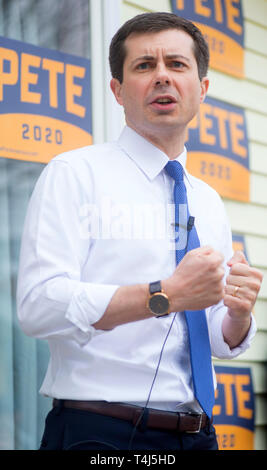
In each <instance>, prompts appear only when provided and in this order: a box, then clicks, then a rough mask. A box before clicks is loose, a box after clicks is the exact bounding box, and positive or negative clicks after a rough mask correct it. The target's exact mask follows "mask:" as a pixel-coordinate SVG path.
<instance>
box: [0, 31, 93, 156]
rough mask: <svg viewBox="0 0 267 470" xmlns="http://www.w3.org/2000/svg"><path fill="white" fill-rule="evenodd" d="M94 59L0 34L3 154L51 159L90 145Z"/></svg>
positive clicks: (0, 141)
mask: <svg viewBox="0 0 267 470" xmlns="http://www.w3.org/2000/svg"><path fill="white" fill-rule="evenodd" d="M90 75H91V73H90V61H89V60H87V59H85V58H82V57H78V56H74V55H69V54H65V53H62V52H59V51H57V50H50V49H44V48H41V47H37V46H33V45H31V44H27V43H24V42H21V41H17V40H13V39H7V38H5V37H0V156H1V157H4V158H13V159H17V160H27V161H34V162H41V163H47V162H48V161H49V160H50V159H51V158H52V157H53V156H55V155H57V154H59V153H62V152H65V151H67V150H72V149H74V148H77V147H83V146H85V145H90V144H91V143H92V117H91V79H90Z"/></svg>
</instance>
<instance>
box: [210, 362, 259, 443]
mask: <svg viewBox="0 0 267 470" xmlns="http://www.w3.org/2000/svg"><path fill="white" fill-rule="evenodd" d="M215 373H216V379H217V390H216V393H215V405H214V408H213V416H214V427H215V430H216V435H217V440H218V444H219V449H220V450H253V449H254V420H255V404H254V392H253V382H252V376H251V370H250V368H243V367H227V366H219V365H215Z"/></svg>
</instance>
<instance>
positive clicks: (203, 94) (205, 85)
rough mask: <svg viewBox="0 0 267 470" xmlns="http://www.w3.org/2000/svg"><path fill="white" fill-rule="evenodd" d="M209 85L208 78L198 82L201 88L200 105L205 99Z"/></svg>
mask: <svg viewBox="0 0 267 470" xmlns="http://www.w3.org/2000/svg"><path fill="white" fill-rule="evenodd" d="M209 84H210V81H209V79H208V77H204V78H202V80H201V82H200V87H201V92H200V103H203V101H204V99H205V97H206V94H207V92H208V88H209Z"/></svg>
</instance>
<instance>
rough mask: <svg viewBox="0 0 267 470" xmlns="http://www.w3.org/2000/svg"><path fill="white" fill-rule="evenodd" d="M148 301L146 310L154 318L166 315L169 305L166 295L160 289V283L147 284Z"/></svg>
mask: <svg viewBox="0 0 267 470" xmlns="http://www.w3.org/2000/svg"><path fill="white" fill-rule="evenodd" d="M149 294H150V295H149V299H148V308H149V310H150V312H151V313H153V315H155V317H162V316H164V315H168V313H170V312H169V308H170V303H169V299H168V296H167V294H165V293H164V292H163V290H162V287H161V282H160V281H156V282H151V283H150V284H149Z"/></svg>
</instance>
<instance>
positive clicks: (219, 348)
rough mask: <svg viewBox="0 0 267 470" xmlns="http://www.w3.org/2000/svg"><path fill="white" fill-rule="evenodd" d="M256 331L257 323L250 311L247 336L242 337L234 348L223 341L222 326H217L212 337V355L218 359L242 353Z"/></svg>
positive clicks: (248, 345)
mask: <svg viewBox="0 0 267 470" xmlns="http://www.w3.org/2000/svg"><path fill="white" fill-rule="evenodd" d="M256 331H257V325H256V321H255V318H254V315H253V314H252V313H251V324H250V329H249V331H248V334H247V336H246V337H245V338H244V340H243V341H242V343H240V344H239V345H238V346H236V347H235V348H233V349H231V348H230V347H229V345H228V344H227V343H226V342H225V341H224V338H223V333H222V328H218V329H217V331H216V333H215V337H214V338H213V344H216V347H215V348H214V351H213V355H214V356H215V357H217V358H218V359H232V358H235V357H237V356H239V355H240V354H242V353H244V352H245V351H246V350H247V349H248V348H249V347H250V345H251V342H252V339H253V338H254V336H255V334H256Z"/></svg>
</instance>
